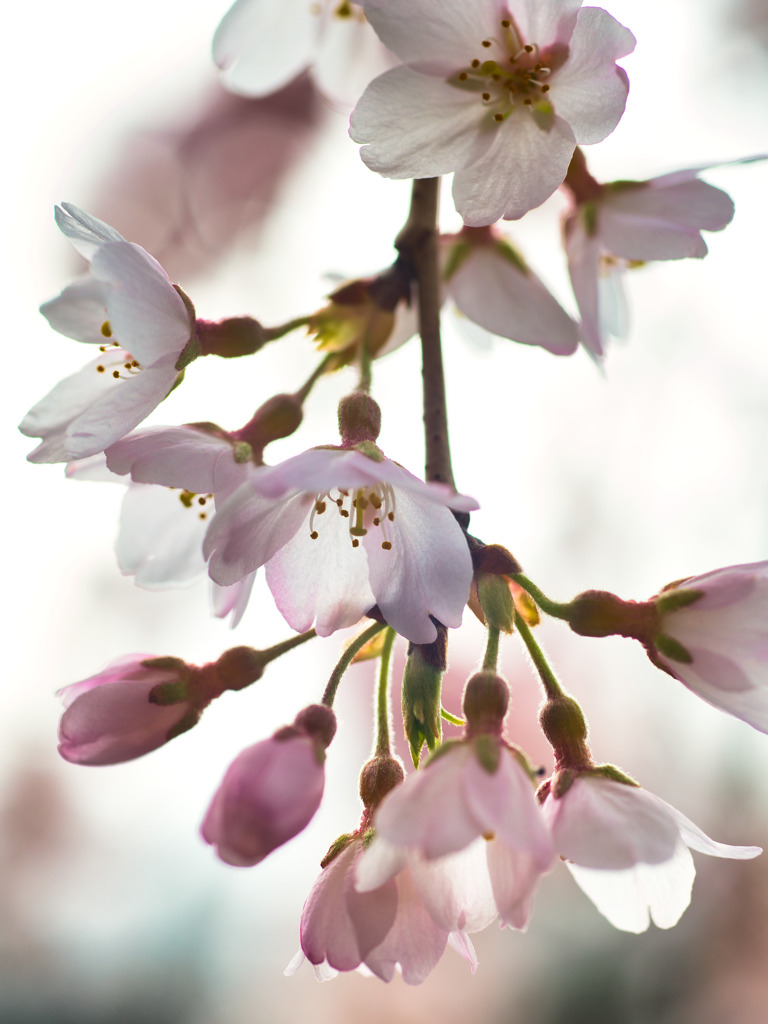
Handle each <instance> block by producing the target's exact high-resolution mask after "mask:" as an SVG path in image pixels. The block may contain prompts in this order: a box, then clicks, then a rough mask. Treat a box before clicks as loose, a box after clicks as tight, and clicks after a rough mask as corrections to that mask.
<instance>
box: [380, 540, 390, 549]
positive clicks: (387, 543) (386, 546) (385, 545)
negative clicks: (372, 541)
mask: <svg viewBox="0 0 768 1024" xmlns="http://www.w3.org/2000/svg"><path fill="white" fill-rule="evenodd" d="M381 546H382V548H383V549H384V550H385V551H391V550H392V544H391V542H390V541H388V540H383V541H382V542H381Z"/></svg>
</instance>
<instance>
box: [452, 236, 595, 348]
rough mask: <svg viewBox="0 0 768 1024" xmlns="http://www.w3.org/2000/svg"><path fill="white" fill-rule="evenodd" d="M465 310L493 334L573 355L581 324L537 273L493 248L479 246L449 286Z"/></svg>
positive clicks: (462, 265) (455, 298) (457, 303)
mask: <svg viewBox="0 0 768 1024" xmlns="http://www.w3.org/2000/svg"><path fill="white" fill-rule="evenodd" d="M447 288H448V292H449V294H450V295H451V298H452V299H453V300H454V302H455V303H456V305H457V306H458V307H459V309H460V310H461V312H462V313H463V314H464V315H465V316H467V317H469V319H470V320H472V321H474V322H475V323H476V324H479V325H480V326H481V327H484V328H485V329H486V330H487V331H491V333H492V334H497V335H499V336H500V337H502V338H510V339H511V340H512V341H518V342H521V343H522V344H524V345H540V346H541V347H542V348H546V349H547V350H548V351H549V352H552V353H554V354H555V355H571V353H572V352H575V351H576V347H577V346H578V343H579V331H578V328H577V326H576V324H575V323H574V322H573V320H571V318H570V317H569V316H568V314H567V313H566V312H565V310H564V309H562V307H561V306H560V304H559V303H558V302H557V301H556V300H555V299H554V298H553V297H552V295H550V293H549V292H548V291H547V289H546V288H545V287H544V285H543V284H542V282H541V281H540V280H539V278H538V277H537V276H536V275H535V274H534V273H533V271H530V270H529V271H528V273H523V271H521V270H520V269H519V268H518V267H516V266H515V265H514V264H513V263H511V262H510V261H509V260H508V259H505V257H504V256H503V255H502V254H501V253H500V252H499V251H498V250H496V249H494V248H492V247H491V246H482V247H475V248H474V249H473V250H472V253H471V254H470V256H469V257H468V258H467V259H466V260H465V261H464V262H463V263H462V264H461V266H460V267H459V269H458V270H457V271H456V273H455V274H453V276H452V277H451V278H450V280H449V281H448V284H447Z"/></svg>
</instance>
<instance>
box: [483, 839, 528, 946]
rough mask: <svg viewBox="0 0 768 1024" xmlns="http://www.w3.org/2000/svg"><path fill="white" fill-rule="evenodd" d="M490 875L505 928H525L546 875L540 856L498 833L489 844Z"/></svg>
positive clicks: (487, 850)
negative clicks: (534, 899)
mask: <svg viewBox="0 0 768 1024" xmlns="http://www.w3.org/2000/svg"><path fill="white" fill-rule="evenodd" d="M486 856H487V858H488V874H489V875H490V879H491V887H492V889H493V898H494V901H495V903H496V908H497V910H498V912H499V918H500V920H501V924H502V927H503V926H508V927H510V928H517V929H518V930H519V931H524V930H525V929H526V928H527V927H528V921H529V920H530V917H531V910H532V906H533V891H534V889H535V888H536V885H537V884H538V881H539V879H540V878H541V875H542V869H541V867H540V866H539V865H538V864H537V862H536V858H535V857H533V856H531V854H529V853H525V852H523V851H522V850H521V849H520V848H519V847H514V846H509V845H508V844H507V843H506V842H504V840H503V839H501V838H500V837H499V836H497V837H496V838H495V839H492V840H491V841H490V842H489V843H487V844H486Z"/></svg>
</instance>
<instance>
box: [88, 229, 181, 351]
mask: <svg viewBox="0 0 768 1024" xmlns="http://www.w3.org/2000/svg"><path fill="white" fill-rule="evenodd" d="M91 273H92V274H93V276H94V277H95V278H96V279H97V280H98V281H101V282H102V283H103V284H104V285H106V287H107V311H108V313H109V322H110V325H111V328H112V335H113V337H114V340H115V341H118V342H119V343H120V344H121V345H122V346H123V348H125V349H127V350H128V351H129V352H130V353H131V354H132V355H133V357H134V359H138V361H139V362H140V363H143V364H152V363H155V362H156V361H157V360H158V359H160V358H161V357H163V356H167V355H169V354H171V353H173V354H174V355H175V356H176V358H177V359H178V357H179V355H180V354H181V351H182V349H183V348H184V346H185V345H186V344H187V342H188V341H189V339H190V335H191V333H192V324H191V323H190V318H189V313H188V312H187V307H186V306H185V305H184V302H183V301H182V298H181V296H180V295H179V293H178V292H177V291H176V290H175V288H174V287H173V285H172V284H171V282H170V281H169V280H168V275H167V274H166V273H165V271H164V270H163V268H162V267H161V266H160V264H159V263H158V262H157V260H155V259H153V258H152V256H150V255H149V253H148V252H145V251H144V250H143V249H142V248H141V247H140V246H138V245H134V244H132V243H131V242H112V243H109V244H107V245H102V246H101V248H100V249H99V250H98V251H97V252H96V253H95V254H94V256H93V260H92V262H91Z"/></svg>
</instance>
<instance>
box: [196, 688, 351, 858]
mask: <svg viewBox="0 0 768 1024" xmlns="http://www.w3.org/2000/svg"><path fill="white" fill-rule="evenodd" d="M335 731H336V718H335V716H334V714H333V712H332V711H331V709H330V708H327V707H324V706H323V705H322V704H313V705H311V706H310V707H308V708H305V709H304V710H303V711H301V712H299V714H298V716H297V718H296V721H295V722H294V724H293V725H292V726H287V727H286V728H284V729H278V731H277V732H276V733H275V734H274V736H271V737H270V738H269V739H268V740H262V741H261V742H260V743H256V744H254V746H252V747H248V748H247V749H246V750H243V751H242V753H240V754H239V755H238V756H237V757H236V758H235V760H234V761H233V762H232V764H231V765H230V766H229V768H228V769H227V773H226V775H225V776H224V779H223V781H222V783H221V786H220V787H219V789H218V790H217V792H216V794H215V795H214V797H213V800H212V801H211V805H210V807H209V808H208V811H207V813H206V815H205V819H204V821H203V824H202V826H201V832H202V835H203V838H204V839H205V841H206V842H207V843H211V844H212V845H213V846H215V847H216V852H217V853H218V855H219V857H221V859H222V860H223V861H226V863H227V864H234V865H236V866H238V867H244V866H250V865H253V864H258V863H259V862H260V861H262V860H264V858H265V857H266V856H267V854H269V853H271V852H272V851H273V850H275V849H277V847H278V846H282V845H283V843H286V842H288V840H289V839H293V837H294V836H295V835H298V833H299V832H301V831H302V829H304V828H306V826H307V825H308V824H309V822H310V821H311V819H312V817H313V816H314V814H315V811H316V810H317V808H318V807H319V806H320V801H321V799H322V796H323V787H324V785H325V770H324V767H323V765H324V762H325V748H326V747H327V746H328V745H329V743H330V742H331V740H332V739H333V736H334V733H335Z"/></svg>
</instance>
